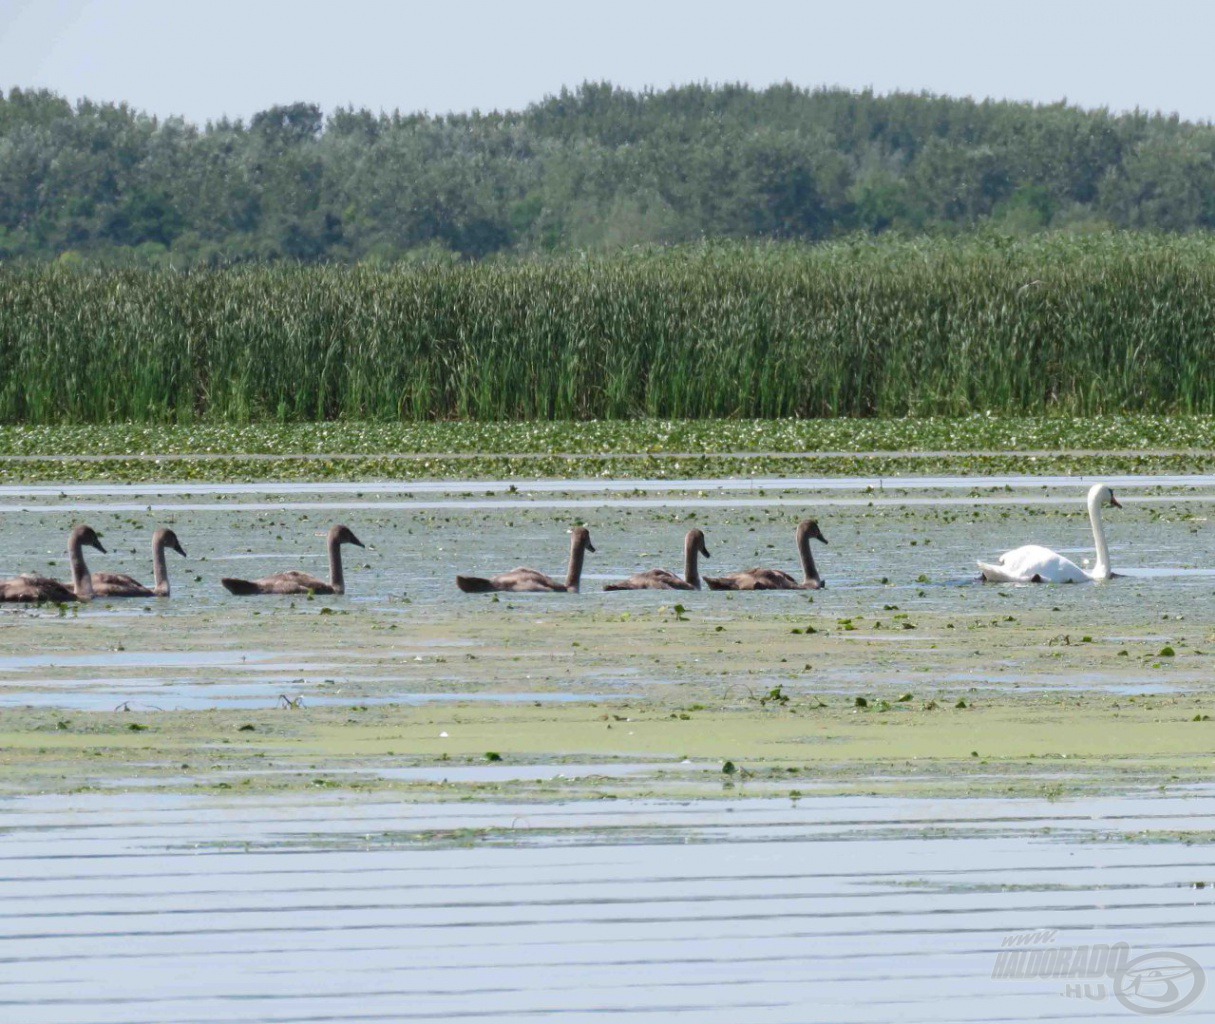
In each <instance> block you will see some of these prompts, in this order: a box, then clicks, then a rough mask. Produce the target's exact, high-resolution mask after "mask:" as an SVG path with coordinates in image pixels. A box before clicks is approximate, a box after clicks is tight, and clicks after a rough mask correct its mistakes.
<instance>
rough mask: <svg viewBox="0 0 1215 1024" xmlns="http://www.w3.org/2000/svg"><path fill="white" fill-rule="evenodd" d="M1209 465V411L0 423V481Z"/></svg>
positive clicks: (1214, 424)
mask: <svg viewBox="0 0 1215 1024" xmlns="http://www.w3.org/2000/svg"><path fill="white" fill-rule="evenodd" d="M1210 472H1215V417H1210V416H1143V415H1140V416H1135V415H1128V416H1119V417H1104V418H1086V417H1054V418H1052V417H999V416H985V415H983V416H969V417H964V418H957V419H949V418H939V417H938V418H932V417H929V418H923V419H895V420H891V419H846V418H840V419H832V420H688V421H674V420H634V421H603V420H599V421H590V422H539V423H476V422H452V423H392V424H387V423H350V422H338V423H300V424H252V425H248V424H247V425H243V426H241V425H221V424H194V425H191V426H178V425H167V424H166V425H149V424H132V423H123V424H106V425H92V426H9V427H3V426H0V482H3V483H7V484H20V483H34V482H52V481H54V482H61V481H64V480H66V479H68V477H69V476H70V477H71V479H72V480H74V481H78V482H83V481H90V482H112V483H152V482H179V483H186V482H200V483H203V482H207V483H223V482H238V481H239V482H243V481H258V480H264V481H266V482H268V483H269V482H273V481H301V482H302V481H318V482H320V481H327V480H335V481H336V480H423V479H434V480H441V479H451V480H461V479H465V480H475V479H506V480H520V481H524V480H534V479H541V478H588V477H605V476H610V477H616V478H627V479H648V478H653V479H696V478H721V477H729V476H742V477H748V476H752V477H754V476H772V477H780V476H798V477H806V476H835V477H839V476H862V477H875V476H882V477H887V478H897V477H906V476H913V475H917V474H921V475H922V474H929V473H930V474H950V475H973V476H975V477H976V478H978V477H982V476H984V475H995V474H1001V475H1002V474H1023V473H1034V474H1056V475H1069V474H1083V475H1092V474H1110V475H1124V474H1131V473H1141V474H1165V473H1168V474H1192V473H1210Z"/></svg>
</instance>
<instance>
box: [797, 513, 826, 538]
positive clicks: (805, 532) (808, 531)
mask: <svg viewBox="0 0 1215 1024" xmlns="http://www.w3.org/2000/svg"><path fill="white" fill-rule="evenodd" d="M810 537H813V538H814V539H815V540H821V541H822V542H823V543H824V544H826V543H827V538H826V537H824V536H823V531H822V530H820V529H819V528H818V520H817V519H803V520H802V521H801V522H800V523H798V524H797V542H798V543H799V544H801V543H802V542H803V541H804V540H806V539H807V538H810Z"/></svg>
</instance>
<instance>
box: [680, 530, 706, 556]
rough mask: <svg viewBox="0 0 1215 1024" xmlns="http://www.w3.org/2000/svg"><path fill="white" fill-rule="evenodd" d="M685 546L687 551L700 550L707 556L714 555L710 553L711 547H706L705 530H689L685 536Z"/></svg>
mask: <svg viewBox="0 0 1215 1024" xmlns="http://www.w3.org/2000/svg"><path fill="white" fill-rule="evenodd" d="M683 547H684V550H685V551H698V552H700V554H702V555H704V556H705V558H710V557H712V556H711V555H710V554H709V549H708V548H707V547H705V532H704V530H700V529H694V530H689V531H688V535H687V536H686V537H685V538H684V541H683Z"/></svg>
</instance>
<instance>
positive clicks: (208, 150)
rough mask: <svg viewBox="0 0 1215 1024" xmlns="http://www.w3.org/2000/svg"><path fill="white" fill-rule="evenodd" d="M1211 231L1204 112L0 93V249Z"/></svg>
mask: <svg viewBox="0 0 1215 1024" xmlns="http://www.w3.org/2000/svg"><path fill="white" fill-rule="evenodd" d="M984 226H991V227H994V228H997V229H999V230H1002V231H1006V232H1009V233H1012V234H1029V233H1033V232H1037V231H1041V230H1048V229H1071V230H1085V229H1102V228H1106V227H1115V228H1133V229H1142V230H1153V231H1167V232H1189V231H1206V230H1210V229H1211V228H1213V227H1215V127H1212V126H1211V125H1209V124H1193V123H1189V122H1184V121H1181V120H1179V119H1178V118H1176V117H1166V116H1161V115H1151V114H1147V113H1142V112H1135V113H1130V114H1121V115H1114V114H1111V113H1109V112H1108V111H1101V110H1098V111H1086V110H1081V109H1078V108H1075V107H1071V106H1067V105H1066V104H1056V105H1050V106H1035V105H1031V104H1024V103H1011V102H995V101H984V102H976V101H973V100H969V99H951V98H947V97H941V96H935V95H930V94H918V95H912V94H892V95H886V96H878V95H874V94H872V93H869V92H859V93H857V92H849V91H845V90H839V89H816V90H806V89H800V88H796V87H794V86H791V85H783V86H776V87H773V88H769V89H764V90H754V89H750V88H747V87H743V86H738V85H727V86H708V85H689V86H683V87H679V88H672V89H668V90H665V91H646V92H630V91H627V90H623V89H619V88H615V87H613V86H612V85H610V84H607V83H595V84H590V83H588V84H584V85H582V86H581V87H579V88H577V89H574V90H562V92H561V93H560V94H558V95H555V96H550V97H548V98H546V99H544V100H543V101H541V102H539V103H536V104H533V105H532V106H530V107H528V108H527V109H526V110H523V111H520V112H505V113H499V112H494V113H489V114H483V113H479V112H473V113H469V114H459V115H447V116H431V115H427V114H422V113H407V114H406V113H401V112H399V111H396V112H393V113H373V112H371V111H368V110H357V109H354V108H349V107H348V108H340V109H337V110H334V111H331V112H330V113H329V114H328V115H327V116H326V115H325V114H324V112H323V111H322V110H321V109H320V108H319V107H318V106H316V105H315V104H311V103H306V102H299V103H292V104H289V105H285V106H276V107H272V108H270V109H269V110H266V111H262V112H260V113H258V114H255V115H254V116H253V117H252V118H251V119H250V121H249V123H248V124H245V123H243V122H242V121H239V120H235V121H234V120H227V119H224V120H219V121H215V122H208V123H207V124H206V125H205V126H202V127H199V126H197V125H193V124H190V123H187V122H185V121H183V120H180V119H177V118H170V119H167V120H160V119H157V118H155V117H152V116H149V115H147V114H145V113H141V112H139V111H137V110H133V109H132V108H130V107H129V106H127V105H126V104H112V103H96V102H92V101H89V100H81V101H80V102H78V103H76V104H75V105H72V104H71V103H69V102H68V101H67V100H65V99H64V98H63V97H61V96H57V95H55V94H54V93H51V92H46V91H39V90H22V89H17V88H14V89H12V90H10V92H9V93H8V95H7V96H4V95H3V94H0V258H5V259H14V258H25V259H35V260H44V259H63V260H68V261H71V260H75V259H89V260H98V261H105V262H133V263H153V264H158V263H159V264H163V263H169V262H172V263H173V265H175V266H183V267H184V266H191V265H197V264H207V265H216V264H224V263H230V262H247V261H274V260H292V261H302V262H368V261H370V262H381V261H383V262H390V261H398V260H434V259H458V258H472V259H476V258H482V257H486V256H491V255H493V254H497V253H533V252H550V251H572V250H609V249H613V248H618V247H621V246H630V245H638V244H665V243H674V242H685V241H691V240H697V239H702V238H773V239H798V240H805V241H818V240H822V239H827V238H832V237H838V236H841V235H847V234H853V233H870V234H879V233H882V232H890V231H895V232H902V233H920V232H931V233H951V232H962V231H971V230H974V229H978V228H983V227H984Z"/></svg>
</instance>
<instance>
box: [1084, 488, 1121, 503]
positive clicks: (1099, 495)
mask: <svg viewBox="0 0 1215 1024" xmlns="http://www.w3.org/2000/svg"><path fill="white" fill-rule="evenodd" d="M1088 503H1089V507H1090V508H1101V507H1102V506H1104V505H1113V506H1114V508H1122V503H1121V502H1120V501H1119V500H1118V499H1117V498H1115V497H1114V492H1113V491H1112V490H1110V485H1109V484H1093V486H1092V487H1090V488H1089V489H1088Z"/></svg>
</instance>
